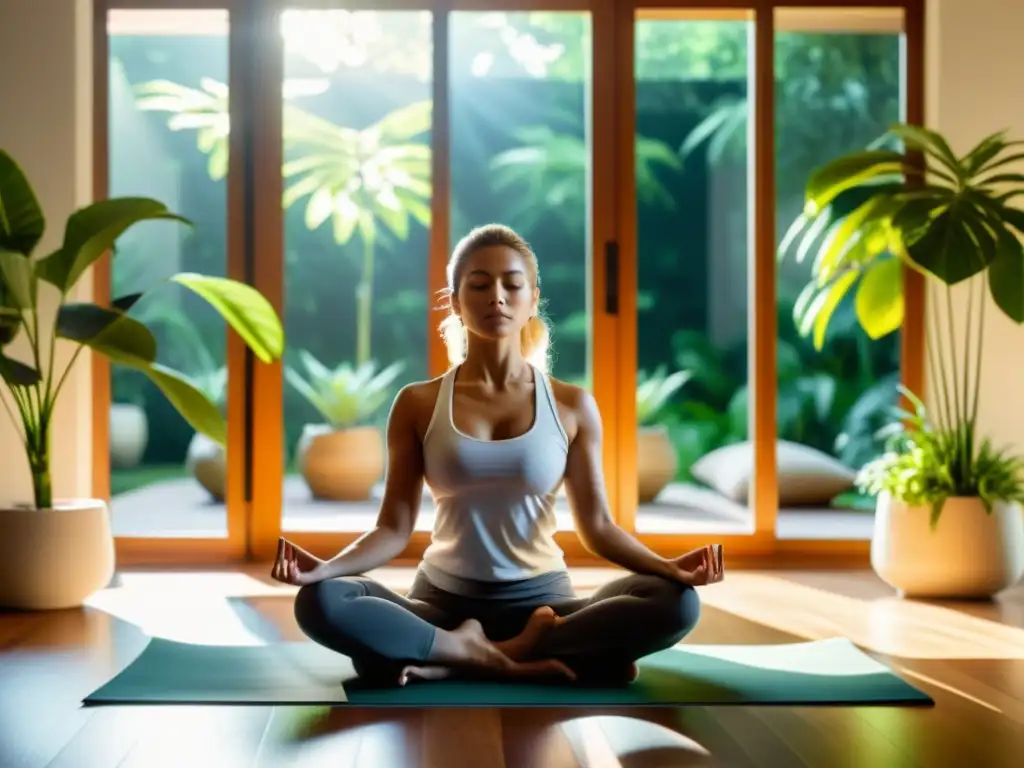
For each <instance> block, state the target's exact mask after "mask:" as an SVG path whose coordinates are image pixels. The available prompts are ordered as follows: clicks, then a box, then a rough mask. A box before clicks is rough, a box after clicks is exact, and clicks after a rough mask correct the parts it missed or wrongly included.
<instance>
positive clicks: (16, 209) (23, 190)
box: [0, 149, 46, 256]
mask: <svg viewBox="0 0 1024 768" xmlns="http://www.w3.org/2000/svg"><path fill="white" fill-rule="evenodd" d="M45 230H46V220H45V218H44V217H43V210H42V208H40V207H39V201H38V200H37V199H36V195H35V192H33V191H32V185H31V184H30V183H29V181H28V178H27V177H26V176H25V173H24V172H23V171H22V170H21V168H20V167H19V166H18V164H17V163H16V162H15V161H14V158H13V157H11V156H10V155H9V154H7V153H6V152H4V151H3V150H2V149H0V248H6V249H8V250H11V251H17V252H18V253H24V254H25V255H27V256H31V255H32V251H34V250H35V247H36V246H37V245H38V244H39V241H40V240H41V239H42V237H43V232H44V231H45Z"/></svg>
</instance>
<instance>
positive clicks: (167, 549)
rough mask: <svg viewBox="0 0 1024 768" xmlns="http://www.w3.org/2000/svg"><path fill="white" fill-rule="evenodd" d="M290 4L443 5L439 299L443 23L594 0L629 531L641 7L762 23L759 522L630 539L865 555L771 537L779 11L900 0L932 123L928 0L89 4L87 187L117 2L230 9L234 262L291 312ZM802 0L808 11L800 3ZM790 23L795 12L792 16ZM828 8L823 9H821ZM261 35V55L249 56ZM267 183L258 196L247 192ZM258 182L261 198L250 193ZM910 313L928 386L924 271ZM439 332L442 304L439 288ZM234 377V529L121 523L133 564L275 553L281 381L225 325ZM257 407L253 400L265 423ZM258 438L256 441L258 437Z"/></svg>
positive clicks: (441, 93)
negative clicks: (142, 532)
mask: <svg viewBox="0 0 1024 768" xmlns="http://www.w3.org/2000/svg"><path fill="white" fill-rule="evenodd" d="M284 8H289V9H290V8H310V9H329V8H340V9H352V10H357V9H360V8H363V9H370V8H372V9H373V10H425V11H431V12H432V13H433V14H434V20H433V26H434V46H433V71H432V78H431V82H432V84H433V86H432V87H433V99H434V105H435V108H434V111H433V115H434V117H433V126H432V148H433V152H432V163H433V167H432V185H433V195H432V203H431V209H432V223H431V231H430V238H429V242H430V247H429V262H428V270H427V271H428V296H433V295H436V291H438V290H439V289H441V288H442V287H443V286H444V283H445V263H446V261H447V257H448V250H449V242H450V231H449V199H450V192H451V180H450V172H449V157H450V152H449V143H450V131H449V124H448V92H447V87H446V86H447V82H448V76H447V67H448V37H447V35H448V23H447V19H448V16H449V14H450V13H452V12H457V11H508V12H515V11H526V10H537V11H540V10H544V11H587V12H589V13H590V14H591V29H592V35H593V50H594V51H595V52H601V55H595V56H594V57H593V77H592V81H591V115H590V118H591V126H592V131H591V146H592V157H593V158H594V161H593V166H592V173H593V185H592V195H593V197H592V206H593V208H592V210H593V214H592V216H591V221H590V222H589V227H590V231H589V236H590V242H591V258H592V260H591V270H592V271H591V282H590V285H591V290H592V296H593V300H592V302H591V306H593V307H594V311H593V312H592V316H591V323H592V325H591V332H592V334H593V338H594V339H595V340H600V341H598V342H597V343H598V344H600V347H599V350H595V352H594V354H593V359H592V361H591V368H592V372H593V390H594V393H595V396H596V398H597V400H598V402H599V404H600V406H601V409H602V413H603V416H604V419H605V468H606V469H605V471H606V479H607V487H608V495H609V499H610V501H611V504H612V507H613V509H615V510H616V518H617V520H618V522H619V524H620V525H622V526H623V527H624V528H626V529H627V530H630V531H633V530H634V528H635V521H636V507H637V504H636V490H635V489H636V462H635V452H636V434H637V433H636V415H635V398H634V397H633V396H632V393H633V392H634V391H635V384H636V370H635V366H632V367H631V366H622V367H620V366H619V365H618V361H622V360H633V359H635V357H636V343H637V342H636V333H637V318H636V290H637V284H636V267H637V253H636V227H637V225H636V214H635V201H634V200H635V198H634V195H635V184H634V154H633V153H634V140H635V139H634V136H635V127H634V126H635V111H634V108H633V104H634V88H635V73H634V66H633V55H634V48H633V43H634V29H635V19H636V18H637V12H638V11H642V12H643V13H644V14H645V15H647V14H650V15H652V16H662V17H664V16H666V15H671V16H673V17H688V18H694V19H709V18H711V19H713V18H717V17H723V18H724V17H736V14H749V15H750V17H751V18H753V20H754V25H755V26H754V30H755V31H754V43H755V44H754V59H753V64H752V70H753V73H752V77H753V96H754V99H753V103H754V112H753V115H752V116H753V124H754V126H755V133H754V136H755V143H754V185H753V188H752V189H751V191H750V194H751V202H752V205H753V221H752V230H753V232H754V234H753V236H752V238H751V241H750V242H751V247H752V259H751V264H752V272H751V283H752V288H751V295H752V298H753V307H752V311H751V330H752V335H751V341H752V343H751V344H750V352H749V360H750V366H749V370H750V371H751V390H752V392H753V398H754V403H755V406H754V408H753V409H752V439H753V442H754V446H755V458H754V466H755V477H756V478H757V480H756V483H755V493H754V496H753V530H752V532H751V533H749V534H726V535H713V534H706V533H701V534H696V533H695V534H690V533H683V534H678V533H676V534H667V533H666V534H658V533H640V534H636V535H637V538H639V539H640V540H641V541H643V542H644V543H645V544H647V545H648V546H650V547H651V548H652V549H654V550H655V551H657V552H660V553H663V554H670V553H677V552H682V551H686V550H687V549H691V548H693V547H695V546H700V545H702V544H704V543H707V541H708V540H709V539H712V538H713V539H714V540H715V541H717V542H721V543H723V544H724V545H725V547H726V548H727V550H728V551H729V552H730V553H731V554H732V555H734V556H738V557H740V558H744V559H746V558H756V559H758V560H760V561H765V562H769V563H770V562H772V561H778V560H779V558H780V557H782V558H786V559H787V560H790V559H791V558H792V557H794V556H797V557H800V558H811V559H815V558H821V557H826V558H829V560H830V562H833V563H835V562H837V561H843V562H847V561H848V562H851V563H858V564H860V563H866V561H867V557H868V553H869V548H870V542H869V541H867V540H831V539H780V538H778V537H777V535H776V523H777V518H778V489H777V486H778V483H777V472H776V470H775V462H776V456H775V446H776V439H777V436H776V431H777V430H776V400H777V372H776V353H777V343H778V339H777V333H778V329H777V322H776V269H775V266H776V265H775V231H774V230H775V223H774V216H775V203H776V201H775V194H774V192H775V179H774V172H775V168H774V142H775V135H774V134H775V130H774V109H773V106H772V105H773V104H774V62H773V53H774V37H775V31H776V26H775V23H776V12H777V11H778V10H779V9H785V11H786V13H787V16H789V23H787V24H786V25H785V28H786V29H792V28H794V26H793V25H794V23H796V24H798V25H799V28H804V24H805V23H806V25H807V28H809V29H821V28H823V24H824V25H825V26H827V19H828V11H829V10H832V11H834V12H835V13H837V14H840V15H841V17H842V18H843V20H844V22H843V23H845V24H846V25H847V26H843V23H839V22H837V23H836V24H835V25H834V26H835V28H836V29H847V28H848V25H849V24H851V23H854V22H856V21H857V20H858V19H860V22H858V27H857V28H860V27H859V24H860V23H864V24H865V25H866V27H867V28H873V29H877V28H879V27H882V28H885V25H886V24H887V23H890V22H888V21H887V20H886V17H885V16H884V15H882V14H877V15H873V14H871V13H870V12H867V13H865V12H864V11H865V9H867V10H868V11H870V9H879V10H881V9H889V10H891V11H892V13H893V15H896V14H901V15H902V24H903V31H904V33H905V41H906V43H905V51H906V58H905V62H904V78H905V81H904V82H905V99H904V105H905V119H906V120H907V121H909V122H911V123H915V124H921V123H922V122H923V119H924V92H925V88H924V61H925V57H924V13H925V10H924V0H898V1H894V0H860V1H859V2H855V1H851V0H847V1H846V2H843V1H841V0H817V1H812V0H790V1H789V2H775V1H771V0H704V2H686V1H683V0H647V1H646V2H644V1H642V0H504V2H499V3H494V2H491V1H490V0H291V1H288V0H106V1H105V2H104V1H103V0H97V2H96V3H95V9H94V35H93V47H94V93H93V98H94V105H95V108H94V195H95V196H96V198H97V199H99V198H102V197H105V196H106V195H107V188H108V159H109V158H108V135H109V134H108V125H107V114H108V111H107V99H108V93H107V76H108V60H109V59H108V54H109V50H108V36H107V24H108V14H109V12H110V11H111V10H123V9H137V10H148V11H153V10H168V11H172V10H202V9H222V10H227V11H228V12H229V13H230V14H231V21H230V25H231V29H230V35H229V43H228V45H229V62H230V63H229V68H230V70H231V72H233V73H236V72H237V73H238V74H237V75H232V77H231V109H232V113H233V114H242V115H247V116H248V118H249V119H248V120H247V121H246V125H247V128H246V130H245V131H232V133H231V138H230V154H229V171H228V192H227V194H228V201H227V204H228V212H229V215H228V222H227V227H228V232H227V238H228V254H227V274H228V276H230V277H233V278H235V279H240V280H246V281H248V282H250V283H251V284H253V285H254V286H256V287H257V288H258V289H259V290H260V291H261V292H263V293H264V294H265V295H266V296H267V298H268V299H269V300H270V301H271V303H272V304H273V305H274V306H275V308H277V309H278V311H279V312H280V311H281V310H282V309H283V301H284V288H283V284H284V266H283V262H282V260H281V257H280V254H281V253H282V252H283V238H284V231H283V213H282V211H281V209H280V205H279V202H278V201H279V200H280V193H281V189H282V179H281V174H280V167H281V146H280V144H281V142H280V130H281V125H280V121H281V102H280V97H279V95H277V94H279V88H278V84H279V82H280V79H281V77H282V74H283V73H282V71H281V68H282V61H283V52H282V51H281V50H280V48H281V46H280V36H279V35H276V34H275V30H274V26H273V25H274V23H275V20H276V15H275V13H276V11H278V10H281V9H284ZM801 10H805V11H806V12H807V15H806V19H804V18H802V17H801V15H800V11H801ZM794 19H796V20H797V21H796V22H794V21H793V20H794ZM823 20H824V21H823ZM255 45H258V46H259V49H260V51H261V54H260V56H257V57H253V56H252V55H251V51H252V49H253V46H255ZM253 189H258V190H260V192H259V194H258V195H256V194H251V190H253ZM247 191H250V194H248V195H247ZM608 241H615V242H617V243H618V245H619V252H620V264H621V267H620V272H619V286H618V288H619V301H620V312H619V313H618V314H617V315H616V316H610V315H607V314H606V313H604V312H603V311H599V310H598V308H599V307H601V306H602V303H601V301H600V300H599V299H600V297H603V296H604V292H605V290H604V289H605V270H604V259H603V258H602V253H603V248H604V243H606V242H608ZM94 284H95V299H96V301H97V302H99V303H106V302H109V300H110V289H109V284H110V262H109V257H104V258H103V259H101V260H100V261H99V262H97V264H96V266H95V280H94ZM904 285H905V320H904V324H903V327H902V328H901V336H900V345H901V346H900V357H901V361H900V362H901V371H902V381H903V383H904V384H906V385H907V386H909V387H910V388H911V389H914V390H916V391H921V389H922V386H923V384H924V366H923V357H924V302H925V291H924V280H923V278H922V277H921V276H920V275H918V274H917V273H916V272H914V271H912V270H905V271H904ZM427 319H428V323H429V326H428V327H429V328H431V329H433V328H435V327H436V325H437V322H438V320H439V317H438V315H437V313H436V311H434V310H433V307H432V302H428V318H427ZM428 339H429V340H430V341H429V350H428V365H429V369H430V374H431V375H437V374H438V373H440V372H441V371H443V370H444V369H445V368H446V367H447V358H446V355H445V350H444V347H443V344H442V343H441V339H440V336H439V335H438V334H437V333H428ZM227 357H228V366H229V371H230V372H231V375H229V384H228V451H227V455H228V460H229V466H228V489H227V498H226V500H225V501H226V513H227V520H228V535H227V537H226V538H165V537H155V538H136V537H118V538H117V539H116V548H117V555H118V559H119V561H120V562H122V563H140V564H154V565H156V564H184V563H189V564H192V563H224V562H231V561H241V560H246V559H255V560H266V559H268V558H271V557H272V556H273V554H274V551H275V548H276V542H277V538H278V537H279V536H280V535H281V529H282V526H281V523H282V519H281V518H282V515H281V510H282V480H283V476H282V475H283V473H282V468H281V461H280V457H281V445H282V441H283V439H284V430H283V426H284V425H283V402H282V395H283V384H282V378H283V376H282V370H281V365H280V364H275V365H262V364H258V363H255V362H254V360H253V357H252V355H251V353H249V352H248V350H247V349H246V348H245V346H244V344H243V343H242V342H241V340H240V339H239V338H238V337H237V335H236V334H234V333H232V332H229V338H228V348H227ZM92 360H93V363H92V375H93V392H94V405H93V413H92V418H93V435H94V455H93V493H94V495H95V496H97V497H99V498H109V493H110V477H109V472H110V467H109V412H110V396H111V389H110V375H109V364H108V363H107V361H106V360H105V359H104V358H102V357H100V356H98V355H94V356H92ZM254 414H259V426H258V428H257V427H256V426H255V419H254ZM256 434H258V435H259V439H258V440H254V439H253V437H254V435H256ZM287 535H288V537H289V538H291V539H293V540H294V541H296V542H297V543H298V544H299V545H300V546H304V547H306V548H308V549H310V550H312V551H315V552H318V553H321V554H324V555H328V554H333V553H334V552H336V551H338V550H339V549H341V548H342V547H344V546H347V545H348V544H350V543H351V542H352V541H354V540H355V539H356V538H358V537H359V536H360V535H361V533H359V532H329V533H328V532H292V531H289V532H287ZM557 538H558V542H559V544H560V545H561V546H562V548H563V549H564V550H565V553H566V557H567V559H568V561H569V562H570V563H571V564H585V563H589V562H593V561H594V559H593V558H592V556H590V555H589V553H588V552H586V550H585V549H584V548H583V547H582V545H581V544H580V542H579V540H578V538H577V537H576V535H575V533H574V532H572V531H561V532H559V533H558V535H557ZM429 539H430V533H429V532H427V531H417V532H415V533H414V534H413V537H412V539H411V540H410V543H409V546H408V547H407V549H406V550H405V552H403V553H402V556H401V558H400V559H402V560H417V559H418V558H419V557H420V555H421V554H422V552H423V550H424V549H425V547H426V546H427V544H428V543H429Z"/></svg>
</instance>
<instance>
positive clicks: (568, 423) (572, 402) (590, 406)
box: [548, 376, 601, 442]
mask: <svg viewBox="0 0 1024 768" xmlns="http://www.w3.org/2000/svg"><path fill="white" fill-rule="evenodd" d="M548 380H549V381H550V382H551V394H552V395H554V398H555V404H556V405H557V406H558V415H559V417H560V418H561V419H562V425H563V428H564V429H565V432H566V435H568V437H569V440H570V442H571V441H572V440H574V439H575V437H576V435H577V434H579V432H580V429H581V428H586V429H587V430H588V431H589V432H593V431H594V429H595V428H598V427H599V426H600V421H601V415H600V413H599V412H598V409H597V401H596V400H595V399H594V396H593V395H592V394H591V393H590V391H589V390H587V389H585V388H584V387H581V386H579V385H578V384H570V383H569V382H567V381H561V380H560V379H556V378H555V377H553V376H549V377H548Z"/></svg>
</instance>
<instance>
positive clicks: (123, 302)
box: [0, 151, 284, 609]
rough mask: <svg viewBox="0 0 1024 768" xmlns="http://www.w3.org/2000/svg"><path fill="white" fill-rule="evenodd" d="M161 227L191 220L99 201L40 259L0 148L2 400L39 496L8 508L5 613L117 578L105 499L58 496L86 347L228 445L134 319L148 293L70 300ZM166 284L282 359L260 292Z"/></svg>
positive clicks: (195, 278)
mask: <svg viewBox="0 0 1024 768" xmlns="http://www.w3.org/2000/svg"><path fill="white" fill-rule="evenodd" d="M159 219H163V220H172V221H178V222H182V223H185V224H188V222H187V220H185V219H183V218H182V217H180V216H178V215H176V214H174V213H172V212H171V211H169V210H168V209H167V208H166V207H165V206H164V205H163V204H162V203H160V202H158V201H156V200H151V199H148V198H140V197H123V198H114V199H110V200H102V201H99V202H96V203H93V204H91V205H88V206H85V207H84V208H81V209H79V210H77V211H75V212H74V213H73V214H72V215H71V216H70V217H69V218H68V220H67V222H66V225H65V228H64V236H63V240H62V242H61V243H60V245H59V246H58V247H57V248H56V250H54V251H53V252H52V253H50V254H48V255H46V256H43V257H39V256H37V255H36V253H35V251H36V248H37V246H38V245H39V243H40V241H41V240H42V238H43V234H44V231H45V226H46V225H45V220H44V217H43V212H42V210H41V209H40V206H39V202H38V200H37V199H36V195H35V193H34V191H33V189H32V186H31V185H30V183H29V181H28V179H27V178H26V177H25V175H24V173H23V172H22V170H21V168H19V167H18V165H17V163H16V162H15V161H14V160H13V158H11V157H10V156H9V155H8V154H7V153H5V152H3V151H0V377H2V378H3V381H4V382H5V384H6V388H7V394H8V395H9V398H8V397H0V402H2V403H3V405H4V406H5V408H6V410H7V413H8V415H9V416H10V417H11V419H12V421H13V422H14V424H15V427H16V429H18V431H19V437H20V439H21V441H22V443H23V446H24V448H25V455H26V457H27V459H28V468H29V472H30V473H31V477H32V489H33V499H32V500H31V501H28V502H23V503H14V504H10V505H9V506H5V507H3V508H0V520H2V525H3V531H4V535H3V536H2V537H0V607H3V608H20V609H49V608H67V607H73V606H77V605H80V604H81V603H82V601H83V600H84V599H85V598H86V597H88V596H89V595H90V594H91V593H92V592H94V591H95V590H97V589H99V588H101V587H103V586H105V585H106V584H107V583H109V581H110V579H111V577H112V575H113V570H114V543H113V538H112V535H111V529H110V519H109V512H108V508H107V503H106V502H105V501H104V500H101V499H60V498H57V497H55V496H54V489H53V483H52V475H51V443H52V440H53V439H54V438H56V439H60V438H61V437H62V435H60V434H59V433H55V425H54V414H55V408H56V405H57V402H58V400H59V397H60V393H61V389H62V387H63V384H64V382H65V381H66V377H67V374H68V372H69V370H70V369H71V367H72V366H74V364H75V362H76V361H77V360H78V357H79V355H80V354H81V353H82V351H83V350H85V349H89V350H91V351H92V352H93V353H99V354H102V355H103V356H105V357H106V358H108V359H109V360H110V361H111V362H112V363H114V364H116V365H121V366H125V367H128V368H132V369H135V370H137V371H139V372H141V373H143V374H145V375H146V376H147V377H148V378H149V379H150V380H151V381H153V383H154V384H156V386H157V387H159V388H160V390H161V391H162V392H163V393H164V395H165V396H166V397H167V398H168V400H170V402H171V403H172V404H173V405H174V406H175V407H176V408H177V409H178V411H179V412H180V413H181V414H182V416H184V417H185V419H186V420H187V421H188V422H189V423H190V424H191V425H192V426H193V427H194V428H195V429H196V430H197V431H200V432H203V433H204V434H206V435H208V436H209V437H210V438H211V439H213V440H216V441H218V442H220V443H223V442H224V440H225V433H226V425H225V422H224V417H223V416H222V415H221V413H220V411H219V410H218V409H217V407H216V406H215V405H214V404H213V403H211V402H210V401H209V400H208V399H207V398H206V397H205V396H204V395H203V394H202V392H200V391H199V390H198V389H197V388H196V387H195V386H194V385H193V384H192V383H191V382H190V381H189V380H188V379H187V378H186V377H185V376H183V375H182V374H180V373H178V372H177V371H174V370H173V369H170V368H167V367H166V366H162V365H160V364H159V363H157V362H155V361H156V352H157V349H156V347H157V345H156V339H155V338H154V336H153V334H152V332H151V331H150V330H149V328H147V327H146V326H145V325H143V324H142V323H140V322H139V321H137V320H135V319H134V318H132V317H130V316H129V315H128V310H129V309H130V308H131V307H132V305H133V304H134V303H135V302H136V301H138V300H139V298H140V297H141V296H142V294H140V293H135V294H130V295H126V296H119V297H117V298H116V299H114V301H113V302H112V303H111V305H110V306H109V307H103V306H99V305H98V304H93V303H89V302H78V301H73V300H71V299H70V295H71V292H72V291H73V289H74V287H75V285H76V284H77V283H78V280H79V279H80V278H81V277H82V275H83V274H84V273H85V272H86V271H87V270H88V269H89V267H90V266H92V264H93V263H94V262H95V261H96V260H97V259H99V258H100V257H101V256H102V255H103V254H104V253H107V252H108V251H111V250H112V248H113V246H114V243H115V242H116V241H117V239H118V238H119V237H120V236H121V235H122V234H123V233H124V232H125V231H126V230H128V229H129V228H131V227H132V226H134V225H135V224H137V223H139V222H141V221H147V220H159ZM167 282H169V283H173V284H175V285H177V286H181V287H184V288H187V289H189V290H191V291H192V292H194V293H195V294H197V295H199V296H200V297H202V298H203V299H204V300H206V301H207V302H208V303H209V304H210V305H211V306H213V307H214V308H215V309H216V310H217V311H218V312H219V313H220V314H221V316H223V317H224V319H225V320H226V321H227V322H228V324H229V325H230V326H231V327H232V328H233V329H234V330H235V331H236V332H237V333H238V334H239V336H241V338H242V339H243V340H244V341H245V342H246V344H248V345H249V347H250V348H251V349H252V350H253V352H254V354H255V355H256V356H257V357H258V358H259V359H260V360H261V361H264V362H272V361H273V360H275V359H278V358H280V356H281V354H282V352H283V347H284V332H283V329H282V327H281V322H280V320H279V319H278V317H277V315H276V313H275V312H274V309H273V307H272V306H271V305H270V303H269V302H268V301H267V300H266V299H265V298H264V297H263V296H261V295H260V294H259V293H258V292H257V291H255V290H254V289H252V288H250V287H249V286H246V285H244V284H241V283H237V282H234V281H232V280H226V279H223V278H216V277H207V276H204V275H198V274H194V273H181V274H175V275H172V276H171V277H170V278H169V279H168V280H167ZM44 291H46V292H48V293H50V294H51V296H44V295H43V292H44ZM53 306H56V317H55V320H54V321H53V322H52V323H50V322H46V321H45V320H44V319H43V318H42V317H41V315H42V314H43V312H47V311H49V309H50V308H51V307H53ZM41 310H42V311H41ZM58 344H60V345H68V346H69V347H71V355H70V359H69V362H68V364H67V365H66V366H60V365H58V364H57V362H56V361H57V360H58V358H57V357H56V355H55V351H56V348H57V346H58ZM18 353H20V354H18ZM16 354H18V357H16V356H15V355H16ZM55 563H56V564H58V565H57V567H55V565H54V564H55Z"/></svg>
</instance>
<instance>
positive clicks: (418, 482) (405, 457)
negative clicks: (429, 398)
mask: <svg viewBox="0 0 1024 768" xmlns="http://www.w3.org/2000/svg"><path fill="white" fill-rule="evenodd" d="M414 386H415V385H414ZM418 394H419V393H418V392H416V391H415V390H414V389H413V388H410V387H405V388H403V389H402V390H401V391H400V392H399V393H398V396H397V397H396V398H395V402H394V404H393V405H392V407H391V413H390V415H389V416H388V427H387V444H388V466H387V473H386V477H385V480H384V500H383V501H382V502H381V507H380V513H379V515H378V517H377V524H376V525H375V526H374V527H373V529H372V530H370V531H369V532H368V533H366V534H364V535H363V536H360V537H359V538H358V539H357V540H356V541H354V542H352V544H351V545H349V546H348V547H346V548H345V549H344V550H343V551H342V552H341V553H340V554H338V555H337V556H335V557H334V558H332V559H331V560H327V561H325V562H324V563H323V564H321V565H319V566H317V568H316V569H315V570H316V580H317V581H323V580H326V579H335V578H338V577H340V576H354V575H357V574H361V573H365V572H366V571H372V570H373V569H374V568H380V567H382V566H384V565H387V564H388V563H389V562H391V561H392V560H393V559H395V558H396V557H398V555H399V554H400V553H401V552H402V550H403V549H405V547H406V545H407V544H408V543H409V537H410V536H412V532H413V530H414V528H415V527H416V518H417V517H418V516H419V512H420V502H421V501H422V499H423V446H422V444H421V442H420V437H419V433H418V431H417V429H416V424H417V419H418V414H419V412H420V411H419V408H418V407H417V401H418V400H419V398H418Z"/></svg>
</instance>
